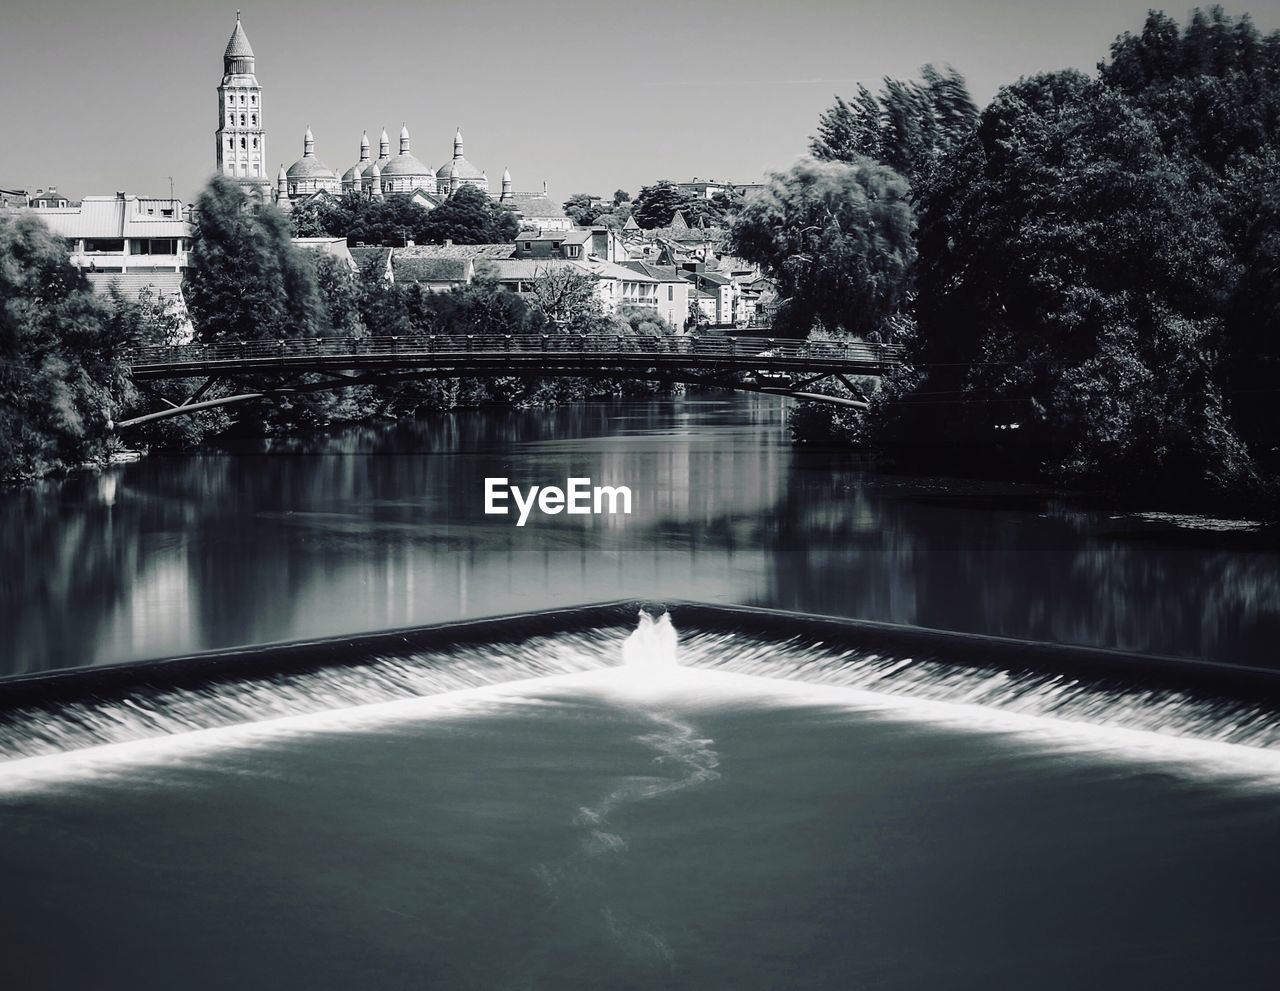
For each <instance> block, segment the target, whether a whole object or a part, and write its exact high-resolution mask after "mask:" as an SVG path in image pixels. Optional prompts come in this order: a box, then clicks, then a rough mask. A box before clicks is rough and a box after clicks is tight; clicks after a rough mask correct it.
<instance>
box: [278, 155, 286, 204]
mask: <svg viewBox="0 0 1280 991" xmlns="http://www.w3.org/2000/svg"><path fill="white" fill-rule="evenodd" d="M276 192H277V193H278V195H279V198H280V199H282V200H283V199H287V198H288V196H289V173H288V172H286V171H285V170H284V162H281V163H280V171H279V172H278V173H276Z"/></svg>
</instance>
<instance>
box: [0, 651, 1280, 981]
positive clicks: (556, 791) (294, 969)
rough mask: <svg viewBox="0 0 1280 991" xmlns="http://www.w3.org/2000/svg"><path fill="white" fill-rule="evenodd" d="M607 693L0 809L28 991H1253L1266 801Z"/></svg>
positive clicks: (917, 728)
mask: <svg viewBox="0 0 1280 991" xmlns="http://www.w3.org/2000/svg"><path fill="white" fill-rule="evenodd" d="M624 674H625V672H620V671H618V670H607V671H597V672H590V673H586V674H581V675H570V676H564V677H559V678H549V679H542V680H538V681H531V682H524V683H520V684H514V685H508V686H505V687H502V688H498V689H483V690H479V691H475V692H464V693H460V694H455V695H451V696H440V697H437V698H435V699H423V700H420V701H419V702H417V703H413V704H412V705H411V706H410V707H409V708H408V709H407V710H402V711H399V712H398V713H397V714H396V715H395V716H394V718H390V717H386V716H383V717H380V718H360V717H358V716H355V715H353V716H352V718H351V719H350V721H349V722H348V723H346V724H345V725H332V724H330V725H326V726H322V727H315V728H312V729H310V730H302V731H297V732H293V733H289V734H283V735H281V736H279V737H277V738H275V739H264V740H259V741H257V742H255V743H254V744H252V745H245V746H230V747H228V746H218V747H214V748H210V749H209V750H207V751H206V752H203V753H200V752H194V753H192V752H186V753H180V754H174V755H170V756H168V757H166V756H165V755H164V753H163V751H161V752H159V753H154V754H151V755H150V756H149V757H148V758H147V759H146V760H145V761H141V762H138V763H133V764H130V763H125V764H123V765H121V766H119V767H117V768H116V769H115V770H114V771H113V772H112V773H96V774H94V775H92V776H90V777H88V778H71V779H65V780H64V779H59V778H58V777H57V776H56V775H53V776H50V777H49V778H48V779H47V780H44V781H42V782H39V783H34V784H33V783H31V782H28V783H27V784H25V785H22V786H20V787H16V788H15V787H10V784H11V783H10V782H7V781H6V780H4V779H0V876H2V877H4V879H5V897H4V898H3V899H0V927H2V928H3V931H4V932H5V934H6V938H5V945H6V972H7V973H8V974H9V975H10V977H11V979H14V980H15V981H16V985H15V986H21V987H24V988H66V987H130V988H138V989H150V988H155V989H167V988H173V987H183V988H190V989H204V988H209V989H215V988H216V989H222V988H228V987H290V988H295V987H296V988H309V989H323V988H334V989H338V988H353V987H360V988H366V989H371V991H379V989H391V988H397V989H398V988H406V989H407V988H423V987H431V988H445V989H471V988H475V989H491V988H519V989H557V991H569V989H594V988H605V987H607V988H618V989H629V988H634V989H642V988H644V989H648V988H655V989H656V988H680V989H686V988H687V989H707V988H734V989H737V991H756V989H758V991H774V989H777V988H788V989H833V988H883V989H902V991H916V989H919V991H935V989H937V988H956V987H974V988H979V987H981V988H1039V989H1059V988H1060V989H1064V991H1065V989H1073V991H1074V989H1078V988H1081V987H1092V988H1099V989H1111V988H1116V989H1120V988H1146V987H1152V988H1156V987H1158V988H1162V989H1182V988H1186V989H1193V988H1194V989H1202V988H1207V987H1230V988H1261V987H1267V986H1270V984H1271V983H1272V981H1273V980H1274V974H1275V970H1276V967H1277V966H1278V965H1280V944H1278V943H1277V941H1276V939H1275V910H1274V909H1275V892H1276V890H1277V888H1278V886H1280V848H1278V847H1277V845H1276V844H1275V843H1274V837H1275V836H1276V835H1277V831H1280V790H1277V788H1276V787H1275V786H1274V783H1266V782H1263V783H1259V782H1258V781H1257V780H1256V779H1252V778H1250V777H1249V776H1247V775H1245V776H1236V775H1234V774H1233V773H1232V772H1231V764H1230V762H1229V761H1228V762H1226V763H1225V764H1223V765H1222V766H1216V765H1214V766H1206V765H1203V764H1201V763H1199V762H1198V761H1197V760H1195V759H1191V760H1183V759H1181V758H1180V757H1179V756H1178V754H1177V752H1176V751H1173V752H1170V753H1169V754H1168V755H1166V756H1161V757H1149V756H1148V757H1144V758H1141V759H1135V758H1132V757H1131V755H1129V754H1126V753H1123V752H1116V753H1110V752H1108V751H1107V748H1106V747H1096V746H1094V747H1088V748H1080V747H1075V746H1073V745H1071V744H1069V743H1062V742H1061V741H1059V740H1051V741H1048V742H1046V741H1044V740H1041V739H1040V738H1039V737H1038V735H1037V734H1036V733H1034V732H1030V733H1029V732H1025V731H1023V730H1019V729H1008V728H975V727H972V726H965V725H963V722H962V721H961V722H960V723H952V722H948V721H937V720H930V719H925V718H922V717H921V715H920V713H919V712H917V711H914V710H913V709H911V708H910V707H899V706H898V705H897V704H896V703H892V702H887V703H885V704H879V703H876V702H875V701H874V700H869V699H868V697H866V696H859V695H857V694H855V693H847V692H845V691H844V690H839V689H831V688H822V689H816V688H812V687H810V686H803V685H801V686H788V685H785V684H782V683H775V682H770V681H766V680H762V679H754V678H745V677H742V676H736V675H729V674H724V673H720V672H680V674H679V679H684V680H677V681H676V682H675V683H674V685H668V686H667V687H666V688H663V687H662V686H658V687H654V686H653V685H650V684H648V683H647V682H645V681H644V680H640V681H637V680H636V679H634V678H631V679H626V678H624V677H623V676H624Z"/></svg>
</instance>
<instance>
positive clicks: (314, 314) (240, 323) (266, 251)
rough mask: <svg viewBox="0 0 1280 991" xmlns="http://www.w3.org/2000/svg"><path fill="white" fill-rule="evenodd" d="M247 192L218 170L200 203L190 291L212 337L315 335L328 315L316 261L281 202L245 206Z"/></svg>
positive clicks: (195, 315) (201, 332)
mask: <svg viewBox="0 0 1280 991" xmlns="http://www.w3.org/2000/svg"><path fill="white" fill-rule="evenodd" d="M244 203H245V201H244V193H243V192H241V190H240V188H239V187H238V186H237V185H236V184H235V183H234V182H232V181H231V180H230V179H227V178H226V177H224V176H214V177H213V178H212V179H211V180H210V181H209V185H208V186H206V187H205V190H204V192H202V193H201V194H200V198H199V200H198V201H197V204H196V224H195V230H194V231H193V233H192V238H191V251H190V254H189V256H188V264H189V267H188V269H187V274H186V282H185V287H184V288H185V293H186V298H187V307H188V309H189V310H190V312H191V319H192V323H193V324H194V326H195V330H196V335H197V337H198V338H199V339H201V340H204V341H219V340H236V341H241V340H255V339H259V338H282V337H296V336H305V335H309V334H314V333H315V332H316V329H317V327H318V326H319V322H320V319H321V313H320V299H319V296H318V294H317V292H316V284H315V276H314V271H313V268H312V266H311V265H310V264H309V262H308V261H307V259H305V258H303V257H302V256H301V254H300V252H298V250H297V249H296V248H294V246H293V243H292V240H291V237H292V230H291V228H290V226H289V221H288V219H287V218H286V217H285V216H284V214H282V213H281V212H280V211H279V210H277V209H275V208H274V207H265V208H263V209H262V210H259V211H257V212H248V211H246V210H245V208H244Z"/></svg>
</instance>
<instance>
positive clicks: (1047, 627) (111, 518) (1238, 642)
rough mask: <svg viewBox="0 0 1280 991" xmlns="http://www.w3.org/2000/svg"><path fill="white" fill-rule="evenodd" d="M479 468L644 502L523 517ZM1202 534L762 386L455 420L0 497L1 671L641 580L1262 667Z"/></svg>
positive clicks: (1267, 546) (628, 591) (1270, 578)
mask: <svg viewBox="0 0 1280 991" xmlns="http://www.w3.org/2000/svg"><path fill="white" fill-rule="evenodd" d="M491 475H492V476H507V477H509V478H511V479H512V481H514V482H518V483H520V484H523V485H529V484H561V485H562V484H563V480H564V479H565V478H566V477H568V476H587V477H590V478H592V479H593V480H595V481H596V482H597V483H610V484H625V485H629V486H630V487H631V488H632V490H633V493H634V498H635V504H634V512H633V515H631V516H630V517H600V518H593V517H582V516H575V517H566V516H563V515H562V516H558V517H541V518H539V517H535V518H534V519H533V520H532V521H531V522H530V524H529V525H528V526H527V527H525V528H524V529H519V528H517V527H515V526H514V518H510V517H507V518H504V517H494V516H485V515H484V514H483V480H484V478H485V477H486V476H491ZM1208 525H1209V526H1214V525H1216V524H1212V523H1210V524H1208ZM1204 526H1205V523H1204V521H1182V523H1178V522H1175V521H1170V520H1167V519H1160V518H1144V517H1142V516H1139V515H1135V514H1132V513H1119V512H1116V511H1107V510H1105V509H1087V508H1082V506H1081V505H1080V504H1077V503H1071V502H1067V501H1063V500H1060V499H1052V498H1046V497H1044V496H1042V495H1039V494H1036V493H1034V492H1030V491H1027V490H1020V489H1017V488H1009V487H995V486H987V485H980V484H977V483H956V482H953V481H948V480H944V479H923V480H921V479H914V480H913V479H904V478H892V477H886V476H881V475H876V474H872V473H868V472H865V471H862V470H859V468H858V466H857V464H856V463H851V462H845V463H840V464H833V463H832V462H831V459H830V458H826V457H822V456H812V455H806V454H803V453H797V452H796V451H795V450H793V449H792V448H791V447H790V445H789V444H788V442H787V439H786V436H785V431H784V429H783V410H782V405H781V401H780V400H775V399H772V398H769V397H758V396H757V397H752V396H713V397H709V398H690V399H684V400H675V401H666V400H654V401H648V402H639V403H618V404H612V405H610V404H603V405H590V406H580V407H574V408H569V409H560V410H553V411H531V412H507V411H475V412H463V413H458V414H455V415H452V416H436V417H431V418H428V419H424V420H422V421H420V422H417V423H401V424H396V425H388V426H378V427H362V428H356V429H352V430H348V431H344V432H342V433H340V434H338V435H337V436H334V437H329V438H320V439H313V440H304V441H274V442H271V443H269V444H267V445H264V447H263V449H262V450H260V451H256V452H253V453H245V454H234V455H231V454H207V455H200V456H197V457H188V458H161V457H157V458H152V459H149V460H145V461H143V462H140V463H138V464H133V465H127V466H122V467H119V468H117V469H114V470H112V471H111V472H109V473H108V474H106V475H103V476H85V477H80V478H75V479H72V480H70V481H64V482H59V483H50V484H47V485H44V486H40V487H37V488H34V489H24V490H20V491H11V492H6V493H3V494H0V550H2V551H3V560H4V562H5V565H6V574H5V576H4V577H3V579H0V629H3V630H4V637H3V646H4V652H3V656H0V671H3V672H5V673H15V672H24V671H35V670H41V669H47V668H55V667H66V666H75V665H86V664H98V663H106V662H112V661H120V660H129V659H135V658H142V657H155V656H162V655H166V654H173V653H181V652H187V651H192V650H199V649H205V648H215V647H224V646H229V645H234V644H241V643H249V642H263V641H271V640H281V639H289V638H299V637H313V636H321V635H325V634H340V633H345V632H352V631H357V630H368V629H379V628H385V627H389V626H398V625H406V624H414V623H425V622H432V621H439V620H449V619H455V618H458V617H463V616H478V615H485V614H493V613H501V612H513V611H520V610H524V609H532V608H537V607H544V606H552V605H559V604H567V603H579V602H592V601H600V600H605V599H612V598H619V597H631V596H640V597H650V598H661V597H669V598H676V597H683V598H694V599H704V600H714V601H724V602H743V603H753V604H758V605H764V606H775V607H784V608H795V609H801V610H806V611H810V612H819V613H830V614H837V615H846V616H854V617H862V618H868V619H878V620H887V621H892V622H899V623H913V624H919V625H923V626H931V627H939V628H944V629H956V630H968V631H976V632H983V633H994V634H1003V635H1009V636H1017V637H1029V638H1034V639H1044V640H1060V641H1067V642H1076V643H1088V644H1101V645H1108V646H1116V647H1123V648H1129V649H1136V650H1145V651H1155V652H1161V653H1171V654H1183V655H1191V656H1201V657H1207V658H1214V659H1221V660H1231V661H1237V662H1244V663H1251V664H1261V665H1268V666H1270V665H1275V664H1276V663H1277V651H1276V647H1275V645H1276V643H1278V642H1280V554H1278V553H1277V550H1276V545H1275V543H1274V540H1272V539H1269V538H1267V537H1266V536H1265V535H1264V534H1260V533H1256V532H1248V531H1225V532H1224V531H1222V530H1214V529H1204V528H1203V527H1204Z"/></svg>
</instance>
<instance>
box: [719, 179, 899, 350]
mask: <svg viewBox="0 0 1280 991" xmlns="http://www.w3.org/2000/svg"><path fill="white" fill-rule="evenodd" d="M908 192H909V191H908V187H907V183H906V180H904V179H903V178H902V177H901V176H900V175H898V174H897V173H896V172H893V171H892V170H891V169H888V168H886V167H885V166H883V165H879V164H878V163H876V162H873V161H871V160H870V159H867V158H861V159H858V160H856V161H855V162H852V163H844V162H818V161H815V160H813V159H805V160H802V161H800V162H798V163H797V164H796V165H794V166H793V167H792V168H791V169H790V171H788V172H785V173H779V174H775V175H773V176H772V177H771V178H770V181H769V182H768V184H767V185H766V186H765V188H764V189H763V190H762V191H761V193H760V194H759V195H757V196H754V197H752V199H751V200H750V201H749V202H748V203H747V204H746V205H745V206H744V207H743V208H742V212H741V213H740V214H739V215H738V219H737V221H736V222H735V223H734V226H733V228H732V229H731V230H730V232H729V250H730V251H731V252H732V253H733V254H736V255H738V256H739V257H741V258H744V259H746V260H747V261H750V262H754V263H756V264H758V265H760V266H761V267H762V268H763V269H764V270H765V271H766V272H767V273H768V274H769V275H770V276H771V277H772V278H773V279H774V281H775V282H776V283H777V286H778V294H779V296H780V297H781V298H782V300H783V303H782V304H781V305H780V306H779V308H778V313H777V316H776V318H775V324H774V325H775V327H776V328H777V329H778V330H779V331H780V332H784V333H787V334H791V335H795V336H804V335H806V334H807V333H808V332H809V331H810V330H812V329H814V328H815V327H823V328H825V329H827V330H830V331H843V332H844V333H849V334H858V335H861V336H868V335H871V334H873V333H878V332H879V331H880V330H881V329H882V327H883V326H884V324H885V322H886V320H887V319H888V318H889V317H890V316H891V315H892V314H893V313H895V312H896V311H897V310H898V309H899V308H900V307H901V306H902V305H903V304H904V302H905V300H906V295H907V291H908V287H909V285H910V276H911V266H912V263H913V261H914V258H915V247H914V244H913V242H912V235H913V230H914V220H913V216H912V211H911V207H910V205H909V204H908V202H907V196H908Z"/></svg>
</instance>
